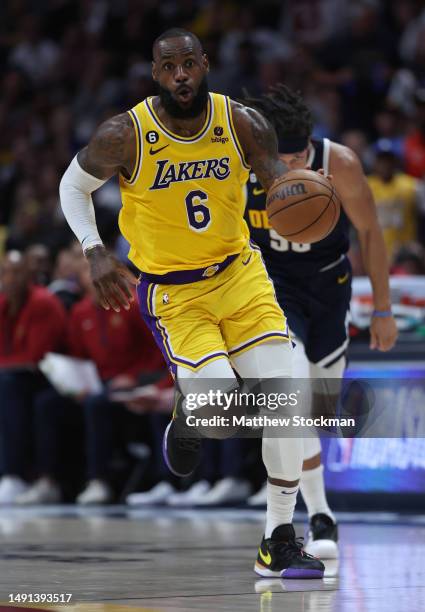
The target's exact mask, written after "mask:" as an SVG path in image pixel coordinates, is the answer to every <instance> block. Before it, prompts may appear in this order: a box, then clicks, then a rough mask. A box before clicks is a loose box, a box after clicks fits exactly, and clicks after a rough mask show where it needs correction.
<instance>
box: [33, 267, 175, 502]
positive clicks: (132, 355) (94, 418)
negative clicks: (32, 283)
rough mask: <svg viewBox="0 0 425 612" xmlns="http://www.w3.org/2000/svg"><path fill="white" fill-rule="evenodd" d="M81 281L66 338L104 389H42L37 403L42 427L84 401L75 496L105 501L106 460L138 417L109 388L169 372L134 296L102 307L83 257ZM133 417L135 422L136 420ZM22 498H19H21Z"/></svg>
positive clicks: (37, 492)
mask: <svg viewBox="0 0 425 612" xmlns="http://www.w3.org/2000/svg"><path fill="white" fill-rule="evenodd" d="M79 282H80V285H81V287H82V289H83V291H84V292H85V297H84V298H83V299H82V300H81V301H80V302H78V303H77V304H75V306H74V307H73V309H72V310H71V315H70V320H69V329H68V338H69V347H70V352H71V354H72V356H74V357H79V358H82V359H90V360H92V361H93V362H94V363H95V364H96V366H97V369H98V372H99V375H100V377H101V379H102V381H103V382H104V385H105V388H104V392H103V393H101V394H97V395H87V396H86V397H84V398H80V399H79V401H78V402H76V400H75V399H74V400H70V399H69V398H63V397H61V396H59V394H58V393H57V392H55V391H52V390H46V391H45V392H43V393H42V394H40V396H39V398H38V405H39V406H40V413H41V412H42V413H43V415H44V421H45V430H49V429H50V430H54V426H52V424H53V423H54V422H55V418H57V414H58V412H59V411H60V410H64V406H67V407H68V408H67V411H68V412H69V411H71V410H74V411H75V410H76V408H77V407H78V403H79V404H80V405H82V407H83V412H84V421H85V435H86V441H85V446H86V459H87V472H88V473H87V476H88V484H87V487H86V489H85V490H84V491H83V492H82V493H81V494H80V495H79V496H78V498H77V501H78V503H81V504H99V503H106V502H108V501H110V500H111V498H112V489H111V486H110V483H109V473H110V462H111V458H112V455H113V452H114V449H115V446H116V442H117V437H119V434H120V430H122V429H123V428H124V427H125V426H126V425H128V424H129V422H130V423H131V424H132V426H133V428H134V425H136V426H137V422H140V418H137V417H135V416H134V415H133V414H132V413H131V412H129V411H126V410H125V409H124V406H123V404H122V403H118V402H117V401H112V400H111V399H110V397H109V394H110V393H111V392H112V391H114V390H115V391H116V390H128V389H131V388H133V387H135V386H136V385H140V384H147V383H149V382H152V381H154V380H156V379H158V380H159V379H163V378H164V377H166V376H167V372H166V369H165V363H164V360H163V358H162V355H161V353H160V351H159V350H158V348H157V347H156V344H155V342H154V340H153V337H152V335H151V333H150V331H149V330H148V329H147V327H146V326H145V324H144V322H143V320H142V318H141V316H140V314H139V312H138V306H137V301H136V300H135V301H134V302H133V303H132V304H131V307H130V309H129V310H128V311H127V310H124V309H123V310H121V312H119V313H117V312H115V311H113V310H109V311H106V310H104V309H103V308H101V307H100V306H99V305H98V304H97V302H96V298H95V294H94V290H93V286H92V284H91V280H90V274H89V269H88V265H87V262H86V261H85V260H83V262H82V264H81V269H80V271H79ZM135 420H136V422H135ZM47 493H48V492H47V490H46V489H45V488H43V487H40V486H38V485H37V483H36V485H35V486H34V487H33V490H32V491H29V492H28V494H27V496H26V499H25V503H28V504H29V503H43V502H44V501H48V499H49V495H47ZM21 503H22V498H21Z"/></svg>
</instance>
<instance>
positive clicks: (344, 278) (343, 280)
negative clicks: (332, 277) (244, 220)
mask: <svg viewBox="0 0 425 612" xmlns="http://www.w3.org/2000/svg"><path fill="white" fill-rule="evenodd" d="M349 276H350V275H349V273H348V272H346V273H345V274H344V276H338V279H337V280H338V285H343V284H344V283H346V282H347V281H348V278H349Z"/></svg>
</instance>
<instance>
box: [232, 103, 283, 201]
mask: <svg viewBox="0 0 425 612" xmlns="http://www.w3.org/2000/svg"><path fill="white" fill-rule="evenodd" d="M232 110H233V117H234V121H235V127H236V131H237V134H238V138H239V140H240V142H241V145H242V148H243V151H244V154H245V159H246V161H247V162H248V164H249V165H250V166H251V167H252V169H253V170H254V172H255V174H256V175H257V177H258V180H259V181H260V183H261V184H262V186H263V187H264V189H265V190H266V191H267V190H268V189H269V188H270V187H271V185H272V184H273V182H274V181H275V180H276V179H277V178H279V177H280V176H282V175H284V174H286V172H288V168H287V166H286V165H285V164H284V163H283V162H282V160H281V159H280V158H279V155H278V149H277V137H276V132H275V131H274V129H273V127H272V126H271V125H270V123H269V122H268V121H267V119H265V118H264V117H263V116H262V115H261V114H260V113H259V112H257V111H255V110H254V109H251V108H247V107H244V106H242V105H241V104H236V103H234V106H233V107H232Z"/></svg>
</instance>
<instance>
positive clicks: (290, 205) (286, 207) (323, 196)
mask: <svg viewBox="0 0 425 612" xmlns="http://www.w3.org/2000/svg"><path fill="white" fill-rule="evenodd" d="M317 196H321V197H322V198H326V195H325V194H324V193H313V194H312V195H310V196H308V197H307V198H303V199H302V200H297V201H296V202H292V204H287V205H286V206H282V208H279V209H278V210H275V211H274V212H272V214H271V215H269V216H268V217H269V219H271V218H272V217H274V216H275V215H277V213H278V212H280V211H281V210H287V209H288V208H292V206H296V205H297V204H300V203H302V202H307V201H308V200H311V199H312V198H317ZM332 196H333V192H332V193H331V195H330V197H332ZM328 204H329V202H328ZM328 204H327V205H328Z"/></svg>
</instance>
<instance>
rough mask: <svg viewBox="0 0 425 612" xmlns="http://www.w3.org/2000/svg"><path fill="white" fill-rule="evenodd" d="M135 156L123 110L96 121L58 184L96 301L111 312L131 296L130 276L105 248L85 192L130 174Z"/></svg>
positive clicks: (129, 124)
mask: <svg viewBox="0 0 425 612" xmlns="http://www.w3.org/2000/svg"><path fill="white" fill-rule="evenodd" d="M135 159H136V140H135V134H134V129H133V125H132V121H131V118H130V116H129V115H128V113H123V114H121V115H116V116H115V117H112V118H111V119H108V120H107V121H105V122H104V123H102V124H101V125H100V126H99V127H98V128H97V130H96V131H95V133H94V134H93V137H92V138H91V140H90V142H89V144H88V145H87V146H86V147H85V148H84V149H82V150H81V151H80V152H79V153H78V155H77V156H76V157H74V159H73V160H72V162H71V163H70V165H69V166H68V168H67V170H66V171H65V173H64V175H63V177H62V180H61V184H60V199H61V206H62V210H63V213H64V215H65V218H66V220H67V221H68V224H69V226H70V227H71V229H72V231H73V232H74V234H75V235H76V237H77V238H78V240H79V241H80V243H81V245H82V248H83V250H84V254H85V256H86V257H87V259H88V261H89V263H90V269H91V276H92V280H93V284H94V286H95V289H96V294H97V297H98V300H99V302H100V304H102V306H103V307H104V308H106V309H107V310H108V309H109V308H110V307H112V308H113V309H114V310H116V311H117V312H118V311H119V310H120V307H122V306H123V307H124V308H129V302H130V301H132V299H133V296H132V293H131V291H130V287H129V283H133V284H137V282H138V281H137V279H136V277H135V276H134V275H133V274H132V273H131V272H130V271H129V270H128V268H127V267H126V266H124V265H123V264H121V263H120V262H118V261H117V260H116V259H115V258H114V257H113V256H112V255H111V254H110V253H108V251H107V250H106V249H105V247H104V245H103V242H102V240H101V238H100V236H99V232H98V230H97V226H96V218H95V212H94V206H93V201H92V197H91V194H92V193H93V191H95V190H96V189H98V188H99V187H101V186H102V185H103V184H104V183H105V182H106V181H107V180H108V179H109V178H111V176H113V175H114V174H117V173H118V172H122V173H123V174H124V175H125V176H128V177H129V176H131V173H132V171H133V167H134V164H135Z"/></svg>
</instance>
